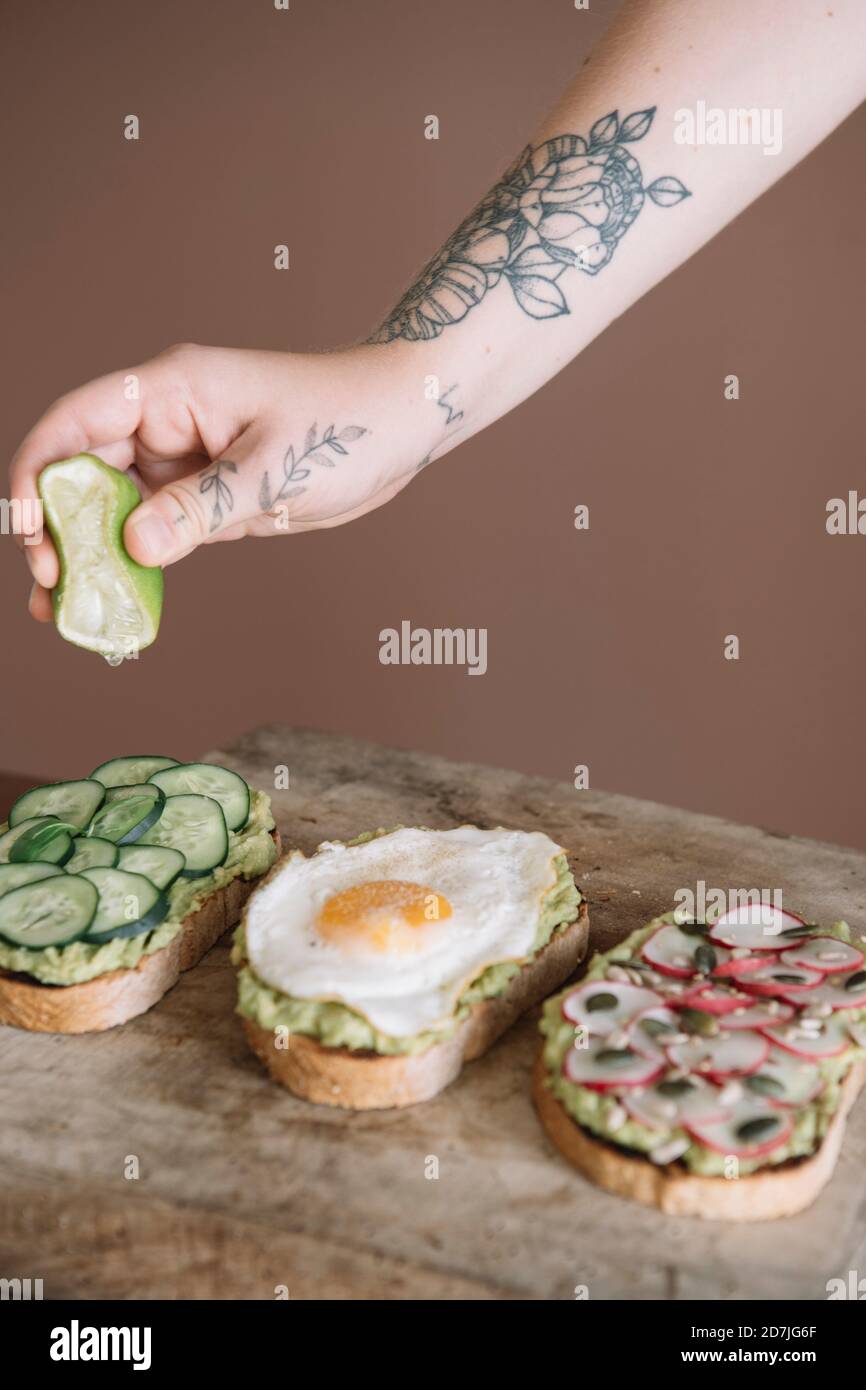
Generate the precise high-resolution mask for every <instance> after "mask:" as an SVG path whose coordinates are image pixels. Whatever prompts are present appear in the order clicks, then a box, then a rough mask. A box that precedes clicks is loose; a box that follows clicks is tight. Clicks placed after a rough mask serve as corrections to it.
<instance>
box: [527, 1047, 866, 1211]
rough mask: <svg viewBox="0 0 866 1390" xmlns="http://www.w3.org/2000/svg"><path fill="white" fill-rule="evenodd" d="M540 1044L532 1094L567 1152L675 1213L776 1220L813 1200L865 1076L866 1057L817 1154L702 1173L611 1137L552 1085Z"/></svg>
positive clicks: (602, 1178)
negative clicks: (731, 1172) (577, 1116)
mask: <svg viewBox="0 0 866 1390" xmlns="http://www.w3.org/2000/svg"><path fill="white" fill-rule="evenodd" d="M542 1054H543V1049H542V1050H540V1051H539V1054H538V1057H537V1059H536V1063H535V1073H534V1077H533V1099H534V1101H535V1107H536V1109H537V1111H538V1115H539V1119H540V1120H541V1123H542V1125H543V1126H544V1129H545V1130H546V1131H547V1134H548V1135H549V1137H550V1138H551V1139H552V1140H553V1142H554V1144H555V1145H556V1147H557V1148H558V1149H559V1150H560V1151H561V1153H562V1154H563V1157H565V1158H567V1159H568V1161H569V1163H572V1164H573V1165H574V1167H575V1168H578V1169H579V1170H580V1171H581V1173H583V1174H584V1176H585V1177H587V1178H589V1179H590V1180H591V1181H592V1182H594V1183H597V1184H598V1186H599V1187H603V1188H605V1190H606V1191H608V1192H614V1193H616V1195H617V1196H619V1197H630V1198H631V1199H632V1201H635V1202H643V1203H644V1205H645V1206H651V1207H658V1208H659V1210H660V1211H663V1212H665V1213H666V1214H667V1215H669V1216H699V1217H702V1218H703V1219H704V1220H706V1221H773V1220H775V1219H776V1218H778V1217H780V1216H793V1215H794V1213H795V1212H798V1211H802V1210H803V1209H804V1208H805V1207H808V1206H809V1205H810V1204H811V1203H812V1202H814V1200H815V1198H816V1197H817V1196H818V1193H819V1192H820V1191H821V1189H822V1187H824V1185H825V1184H826V1183H827V1182H828V1181H829V1179H830V1177H831V1176H832V1173H833V1169H834V1168H835V1166H836V1160H837V1158H838V1157H839V1150H840V1148H841V1146H842V1139H843V1137H844V1134H845V1120H846V1117H847V1115H848V1112H849V1110H850V1109H851V1106H852V1105H853V1104H854V1101H855V1100H856V1099H857V1096H858V1094H859V1092H860V1090H861V1088H862V1086H863V1084H864V1082H866V1062H856V1063H855V1064H854V1066H853V1067H852V1068H851V1071H850V1072H849V1073H848V1076H847V1077H846V1078H845V1081H844V1083H843V1086H842V1095H841V1100H840V1104H839V1109H838V1110H837V1112H836V1114H835V1115H834V1117H833V1120H832V1122H831V1124H830V1128H829V1129H828V1131H827V1133H826V1135H825V1136H824V1139H823V1140H822V1141H821V1144H820V1146H819V1148H818V1149H817V1151H816V1152H815V1154H814V1155H813V1156H812V1157H811V1158H804V1159H800V1160H793V1161H792V1162H790V1163H787V1164H780V1165H779V1167H777V1168H769V1167H768V1168H765V1169H760V1170H759V1171H758V1172H756V1173H749V1174H747V1175H745V1176H744V1177H741V1178H737V1179H726V1178H711V1177H703V1176H702V1175H701V1174H698V1173H690V1172H689V1171H688V1169H686V1168H684V1167H683V1166H682V1165H681V1164H678V1163H668V1164H666V1165H664V1166H661V1165H657V1164H655V1163H652V1162H650V1160H649V1159H647V1158H641V1157H638V1156H635V1155H633V1154H628V1153H625V1152H621V1151H619V1150H618V1149H617V1148H616V1147H615V1145H613V1144H608V1143H605V1142H604V1141H603V1140H601V1139H597V1138H595V1136H594V1135H592V1134H590V1132H589V1131H588V1130H586V1129H584V1128H582V1126H581V1125H579V1124H576V1123H575V1121H574V1120H572V1118H571V1116H570V1115H569V1114H568V1112H567V1111H566V1110H565V1108H564V1107H563V1106H562V1105H561V1104H560V1102H559V1101H558V1100H557V1099H556V1097H555V1096H554V1095H553V1094H552V1092H551V1091H550V1089H549V1087H548V1086H547V1084H546V1083H547V1069H546V1067H545V1066H544V1062H543V1059H542Z"/></svg>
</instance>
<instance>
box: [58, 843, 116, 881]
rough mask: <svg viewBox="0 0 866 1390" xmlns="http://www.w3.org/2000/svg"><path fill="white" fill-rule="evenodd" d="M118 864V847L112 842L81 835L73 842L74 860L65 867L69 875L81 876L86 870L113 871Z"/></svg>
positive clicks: (70, 860)
mask: <svg viewBox="0 0 866 1390" xmlns="http://www.w3.org/2000/svg"><path fill="white" fill-rule="evenodd" d="M116 863H117V845H115V844H112V842H111V840H100V839H99V837H98V836H96V835H79V836H77V837H76V839H74V840H73V841H72V858H71V859H69V860H68V861H67V863H66V864H64V866H63V867H64V868H65V870H66V872H67V873H68V874H81V873H83V872H84V870H85V869H113V868H114V866H115V864H116Z"/></svg>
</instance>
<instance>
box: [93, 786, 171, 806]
mask: <svg viewBox="0 0 866 1390" xmlns="http://www.w3.org/2000/svg"><path fill="white" fill-rule="evenodd" d="M137 796H140V797H143V798H144V799H145V800H146V801H158V802H159V804H160V806H162V803H163V801H165V792H163V791H162V790H161V788H160V787H155V786H154V785H153V784H152V783H151V782H132V783H130V785H129V786H128V787H108V788H107V790H106V793H105V804H106V806H107V805H108V803H109V802H111V801H131V800H132V799H133V798H135V797H137Z"/></svg>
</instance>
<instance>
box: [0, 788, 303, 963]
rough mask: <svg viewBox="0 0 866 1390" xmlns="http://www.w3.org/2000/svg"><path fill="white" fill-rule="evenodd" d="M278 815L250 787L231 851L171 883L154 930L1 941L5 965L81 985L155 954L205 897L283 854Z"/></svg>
mask: <svg viewBox="0 0 866 1390" xmlns="http://www.w3.org/2000/svg"><path fill="white" fill-rule="evenodd" d="M273 828H274V818H273V816H272V815H271V803H270V800H269V798H268V797H267V796H266V795H265V793H264V792H259V791H254V790H253V789H251V790H250V814H249V819H248V820H247V823H246V825H244V826H243V827H242V828H241V829H240V830H235V831H230V832H229V852H228V855H227V856H226V859H225V860H224V862H223V863H222V864H220V865H219V867H218V868H216V869H214V870H213V871H212V872H211V873H209V874H205V875H203V877H201V878H178V879H175V881H174V883H173V884H172V885H171V887H170V888H169V889H168V900H169V909H168V914H167V916H166V917H165V918H164V919H163V920H162V921H161V922H160V924H159V926H158V927H155V928H154V930H153V931H151V932H142V934H141V935H140V936H127V937H115V938H114V939H113V940H111V941H106V942H104V943H103V944H102V945H97V944H95V943H93V944H91V943H89V942H87V941H71V942H70V943H69V945H68V946H49V947H47V948H46V949H45V950H42V951H34V950H30V949H28V947H26V946H13V945H11V944H9V943H7V942H4V941H0V970H10V971H16V972H20V973H23V974H26V975H30V976H32V977H33V978H34V979H36V980H39V981H40V982H41V983H42V984H46V985H78V984H82V983H83V982H84V981H85V980H93V979H95V978H96V976H97V975H105V974H107V973H108V971H110V970H121V969H126V970H132V969H133V968H134V967H135V966H136V965H138V962H139V961H140V960H141V958H142V956H149V955H152V954H153V952H154V951H160V950H162V948H163V946H167V945H168V943H169V942H170V941H171V940H172V939H173V938H174V937H175V936H177V933H178V932H179V931H180V929H181V927H182V926H183V920H184V918H185V917H187V916H188V915H189V914H190V913H191V912H195V911H196V909H197V908H199V907H200V906H201V904H202V903H203V902H204V900H205V898H208V897H210V895H211V894H212V893H215V892H216V891H217V890H218V889H220V888H224V887H225V885H226V884H227V883H231V881H232V879H235V878H239V877H243V878H245V879H251V878H258V877H259V876H260V875H261V874H264V873H265V872H266V871H267V870H268V869H269V868H270V866H271V864H272V863H273V862H274V860H275V859H276V857H277V849H276V845H275V844H274V842H273V840H272V838H271V831H272V830H273Z"/></svg>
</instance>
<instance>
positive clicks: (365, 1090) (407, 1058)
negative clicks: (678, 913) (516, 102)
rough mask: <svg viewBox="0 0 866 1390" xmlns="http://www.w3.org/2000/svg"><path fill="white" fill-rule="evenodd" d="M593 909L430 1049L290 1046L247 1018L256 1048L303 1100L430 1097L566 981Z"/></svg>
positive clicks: (582, 950) (382, 1101) (353, 1105)
mask: <svg viewBox="0 0 866 1390" xmlns="http://www.w3.org/2000/svg"><path fill="white" fill-rule="evenodd" d="M588 938H589V913H588V910H587V906H586V903H585V902H581V904H580V909H579V912H578V915H577V917H576V919H575V921H574V922H572V923H571V924H570V926H568V927H566V928H565V930H564V931H560V932H557V933H556V934H555V935H554V936H553V937H552V938H551V940H550V941H549V942H548V944H547V945H546V946H545V947H543V949H542V950H541V951H539V952H538V954H537V955H536V956H535V957H534V958H533V959H532V960H531V961H529V962H528V964H526V965H524V966H523V968H522V970H521V971H520V973H519V974H518V975H515V976H514V978H513V979H512V980H511V982H510V983H509V985H508V987H507V988H506V989H505V990H504V991H503V993H502V994H499V995H497V996H495V997H494V998H492V999H484V1000H481V1001H479V1003H477V1004H473V1006H472V1008H471V1010H470V1012H469V1014H468V1016H467V1017H466V1018H465V1019H464V1020H463V1022H462V1023H461V1024H460V1026H459V1027H458V1028H457V1029H456V1030H455V1032H454V1034H453V1035H452V1036H451V1037H450V1038H446V1039H445V1040H444V1041H443V1042H439V1043H434V1044H433V1046H432V1047H428V1048H427V1050H426V1051H425V1052H418V1053H415V1054H411V1055H396V1056H384V1055H382V1054H380V1053H375V1052H351V1051H350V1050H349V1049H348V1048H342V1047H324V1046H323V1045H322V1044H321V1043H320V1042H317V1041H316V1039H315V1038H308V1037H305V1036H304V1035H303V1034H302V1033H293V1034H292V1035H291V1036H290V1037H289V1038H288V1039H287V1043H288V1045H287V1046H286V1047H279V1046H278V1045H277V1043H278V1041H279V1040H278V1039H275V1037H274V1034H273V1033H272V1032H269V1031H268V1030H267V1029H266V1028H261V1027H259V1025H258V1024H257V1023H254V1022H253V1021H252V1020H251V1019H248V1018H243V1017H242V1019H241V1022H242V1024H243V1028H244V1032H245V1033H246V1036H247V1041H248V1042H249V1045H250V1047H251V1048H252V1050H253V1052H254V1053H255V1054H256V1056H257V1057H258V1058H259V1060H260V1061H262V1062H263V1063H264V1065H265V1067H266V1068H267V1070H268V1072H269V1073H270V1075H271V1077H272V1078H273V1080H274V1081H278V1082H279V1083H280V1085H282V1086H286V1087H288V1089H289V1090H290V1091H293V1092H294V1094H295V1095H296V1096H300V1097H301V1099H302V1100H310V1101H313V1102H314V1103H315V1104H317V1105H337V1106H341V1107H342V1108H343V1109H344V1110H390V1109H393V1108H396V1107H402V1106H406V1105H417V1104H418V1103H419V1102H420V1101H424V1100H429V1099H430V1098H431V1097H432V1096H435V1095H437V1094H438V1093H439V1091H441V1090H443V1089H444V1087H446V1086H447V1085H448V1084H449V1082H451V1081H453V1080H454V1078H455V1077H456V1076H458V1075H459V1074H460V1072H461V1070H462V1068H463V1063H464V1062H471V1061H473V1060H474V1059H475V1058H476V1057H480V1056H481V1055H482V1054H483V1053H485V1052H486V1051H487V1049H488V1048H489V1047H490V1046H492V1044H493V1043H494V1042H495V1041H496V1039H497V1038H498V1037H500V1036H501V1035H502V1033H504V1032H505V1030H506V1029H507V1028H510V1027H511V1025H512V1023H514V1022H515V1020H516V1019H517V1018H519V1017H520V1015H521V1014H523V1013H525V1012H526V1010H527V1009H530V1008H532V1006H533V1005H534V1004H537V1003H539V1002H540V1001H541V1000H542V999H544V998H546V997H547V995H548V994H550V993H551V992H552V991H553V990H554V989H556V988H557V986H559V985H561V984H563V983H564V981H565V980H567V979H568V976H569V975H570V974H571V973H572V971H573V970H575V969H576V968H577V966H578V965H579V964H580V962H581V960H582V959H583V957H584V955H585V954H586V947H587V941H588Z"/></svg>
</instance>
